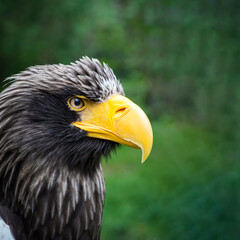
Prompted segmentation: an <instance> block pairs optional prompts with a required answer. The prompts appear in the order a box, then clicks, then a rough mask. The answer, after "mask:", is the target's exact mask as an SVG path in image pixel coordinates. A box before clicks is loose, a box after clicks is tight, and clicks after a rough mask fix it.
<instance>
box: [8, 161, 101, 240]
mask: <svg viewBox="0 0 240 240" xmlns="http://www.w3.org/2000/svg"><path fill="white" fill-rule="evenodd" d="M33 162H34V161H25V162H24V163H22V164H21V167H20V168H21V171H19V174H18V177H17V178H16V184H15V191H14V193H13V196H14V197H13V199H14V200H13V201H12V202H11V208H12V210H13V211H14V212H15V213H18V214H19V215H20V216H21V218H22V219H23V224H24V226H25V231H26V235H27V237H28V239H58V237H59V236H61V237H62V239H65V237H64V236H66V239H93V240H95V239H96V240H97V239H99V238H100V230H101V225H102V216H103V206H104V199H105V182H104V177H103V172H102V168H101V165H100V163H99V165H98V167H97V168H96V171H94V173H92V174H91V175H89V174H84V173H83V172H81V171H76V170H72V169H69V168H68V167H67V166H59V165H57V164H55V165H52V164H46V162H43V161H42V164H40V165H39V164H38V166H35V165H34V164H32V163H33ZM11 185H12V184H11Z"/></svg>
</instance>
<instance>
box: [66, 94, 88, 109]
mask: <svg viewBox="0 0 240 240" xmlns="http://www.w3.org/2000/svg"><path fill="white" fill-rule="evenodd" d="M68 105H69V106H70V107H71V108H72V109H73V110H75V111H82V110H83V109H84V108H85V107H86V106H85V103H84V101H83V100H82V99H81V98H80V97H71V98H69V99H68Z"/></svg>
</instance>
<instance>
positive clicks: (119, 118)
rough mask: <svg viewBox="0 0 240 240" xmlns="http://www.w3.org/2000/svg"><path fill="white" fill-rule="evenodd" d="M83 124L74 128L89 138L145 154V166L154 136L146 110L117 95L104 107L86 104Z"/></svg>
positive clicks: (75, 124) (99, 104)
mask: <svg viewBox="0 0 240 240" xmlns="http://www.w3.org/2000/svg"><path fill="white" fill-rule="evenodd" d="M85 104H86V105H87V107H86V108H85V109H84V111H82V112H81V121H76V122H73V125H74V126H76V127H78V128H81V129H83V130H85V131H87V132H88V136H89V137H93V138H101V139H106V140H111V141H114V142H118V143H121V144H125V145H127V146H130V147H133V148H139V149H141V150H142V162H144V161H145V160H146V159H147V157H148V156H149V154H150V152H151V149H152V143H153V133H152V127H151V124H150V122H149V120H148V118H147V116H146V114H145V113H144V112H143V110H142V109H141V108H140V107H138V106H137V105H136V104H135V103H133V102H132V101H131V100H129V99H128V98H126V97H124V96H121V95H114V96H113V97H111V98H110V99H109V100H108V101H106V102H104V103H93V102H90V101H89V100H86V101H85Z"/></svg>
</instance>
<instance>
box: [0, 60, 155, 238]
mask: <svg viewBox="0 0 240 240" xmlns="http://www.w3.org/2000/svg"><path fill="white" fill-rule="evenodd" d="M10 79H12V81H13V82H12V83H11V85H10V86H9V87H8V88H6V89H5V90H4V91H3V92H2V93H1V95H0V180H1V182H0V184H1V189H0V201H2V202H3V204H4V206H7V207H8V208H10V209H12V211H14V212H16V213H18V214H19V215H24V217H27V216H28V217H29V216H30V215H31V213H34V211H37V210H38V211H40V207H38V204H39V202H40V200H38V198H39V196H41V194H43V195H44V194H45V195H47V193H48V192H51V194H52V195H54V194H55V195H57V193H55V192H56V189H58V190H57V191H58V192H59V191H60V192H62V195H61V194H60V195H58V196H57V198H62V199H60V200H59V199H58V201H62V202H63V203H62V206H58V207H56V210H57V209H58V211H60V212H61V211H62V212H63V210H62V209H63V208H64V207H66V208H68V210H67V211H70V210H71V211H70V212H74V210H75V209H76V207H75V206H76V205H77V204H78V203H80V200H79V199H80V198H81V197H78V198H77V197H76V196H75V195H76V194H78V193H76V192H77V191H78V190H79V191H80V192H81V191H82V194H85V193H84V187H82V188H81V181H83V178H82V176H83V175H86V176H87V177H85V178H84V179H88V180H87V181H89V182H90V181H91V179H93V182H94V184H95V183H96V186H97V182H98V181H100V180H99V179H98V178H97V177H96V176H99V172H98V170H99V169H100V168H101V167H100V159H101V156H102V155H103V156H108V154H109V153H110V152H111V150H113V149H115V148H116V146H117V145H118V144H125V145H128V146H130V147H133V148H139V149H142V161H144V160H145V159H146V158H147V157H148V155H149V154H150V151H151V147H152V129H151V125H150V123H149V120H148V118H147V117H146V115H145V114H144V112H143V111H142V110H141V109H140V108H139V107H138V106H137V105H136V104H134V103H133V102H132V101H130V100H129V99H128V98H126V97H125V96H124V91H123V88H122V86H121V84H120V82H119V81H118V80H117V78H116V77H115V75H114V73H113V71H112V70H111V69H110V68H109V67H108V66H107V65H106V64H104V65H102V64H101V63H100V62H99V61H98V60H97V59H89V58H88V57H83V58H82V59H80V60H79V61H76V62H74V63H71V64H70V65H63V64H57V65H43V66H34V67H30V68H28V69H27V70H25V71H23V72H21V73H19V74H16V75H14V76H13V77H11V78H10ZM136 87H137V86H136ZM61 169H65V170H64V171H65V172H64V173H63V171H62V170H61ZM66 169H67V170H66ZM79 174H80V175H79ZM95 175H96V176H95ZM72 178H73V179H75V180H74V181H75V182H74V181H72V180H71V179H72ZM64 180H65V182H64ZM71 181H72V182H71ZM84 181H85V180H84ZM101 181H102V180H101ZM77 184H79V185H77ZM84 184H85V183H84ZM84 184H83V185H84ZM86 184H87V183H86ZM76 185H77V186H78V188H79V189H76ZM56 186H58V188H57V187H56ZM84 186H85V185H84ZM94 186H95V185H94ZM66 187H68V188H69V189H70V190H71V194H69V196H68V195H67V193H66V192H67V190H66V189H65V188H66ZM87 188H88V187H86V189H87ZM100 188H101V186H100ZM59 189H60V190H59ZM86 189H85V190H86ZM101 190H102V191H103V192H104V189H103V187H102V189H98V191H101ZM88 191H89V192H90V190H89V189H88ZM95 191H96V189H95V188H94V189H92V194H94V192H95ZM53 192H54V193H53ZM58 194H59V193H58ZM74 194H75V195H74ZM87 194H90V193H87ZM45 195H44V196H45ZM80 195H81V194H80ZM47 196H48V195H47ZM32 198H34V200H33V199H32ZM67 198H69V199H70V200H71V202H72V203H71V207H68V206H65V205H64V204H65V203H67ZM90 198H91V197H90V195H89V199H90ZM54 199H55V198H54V197H51V199H50V198H49V199H48V197H46V201H54ZM83 199H84V201H86V199H87V197H85V196H84V197H83ZM95 200H96V199H95ZM95 200H94V201H95ZM25 201H26V202H25ZM91 201H93V200H92V199H91ZM96 201H97V200H96ZM51 204H52V203H51ZM42 205H43V204H42V203H41V204H40V206H42ZM48 205H49V206H50V207H49V206H48V207H49V208H51V206H52V205H50V203H49V204H48ZM56 205H57V204H56ZM69 208H71V209H70V210H69ZM44 211H47V210H44ZM54 211H55V210H54ZM79 211H80V210H79ZM95 211H96V209H95ZM42 214H43V215H44V216H42V217H41V221H40V222H41V224H44V223H45V221H46V219H47V216H46V215H48V213H46V212H44V213H42ZM49 214H50V213H49ZM64 214H65V213H62V215H64ZM69 214H70V213H69V212H68V213H67V215H69ZM71 214H73V213H71ZM89 214H90V213H89ZM90 215H91V214H90ZM101 215H102V213H101ZM54 216H55V215H54V214H52V213H51V217H52V218H53V219H54ZM49 217H50V215H49ZM64 217H65V218H67V219H68V218H69V216H67V217H66V216H64ZM93 218H94V217H93V216H92V220H93ZM67 219H65V220H64V221H63V222H64V223H62V224H63V226H64V224H65V225H67V224H68V221H69V220H67ZM88 220H89V219H88ZM32 221H33V220H32ZM99 221H100V220H99V219H98V225H100V223H99ZM90 222H91V221H90V220H89V222H88V223H86V219H85V225H89V224H90ZM26 224H27V228H28V229H29V228H31V226H30V225H31V224H30V223H29V222H27V223H26ZM34 224H35V225H34V228H33V229H34V230H33V229H32V230H31V229H30V230H27V235H28V236H34V231H35V230H36V229H38V227H37V226H38V224H40V223H39V222H37V223H34ZM63 226H62V225H61V226H60V227H61V228H63ZM85 228H86V226H85ZM36 231H37V230H36ZM39 231H40V230H39ZM49 231H50V230H49ZM48 234H49V236H50V235H51V234H53V233H51V234H50V233H48ZM95 235H96V234H95ZM53 236H55V235H54V234H53Z"/></svg>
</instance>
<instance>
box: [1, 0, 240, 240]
mask: <svg viewBox="0 0 240 240" xmlns="http://www.w3.org/2000/svg"><path fill="white" fill-rule="evenodd" d="M239 24H240V1H239V0H228V1H226V0H225V1H221V0H218V1H217V0H195V1H189V0H182V1H180V0H161V1H157V0H156V1H154V0H138V1H137V0H135V1H133V0H132V1H130V0H122V1H120V0H118V1H117V0H99V1H93V0H52V1H49V0H43V1H40V0H38V1H35V0H19V1H3V0H1V2H0V62H1V64H0V77H1V78H0V79H1V81H3V80H4V79H5V78H6V77H8V76H10V75H12V74H14V73H17V72H19V71H21V70H24V69H25V68H26V67H28V66H30V65H36V64H52V63H65V64H68V63H69V62H71V61H75V60H76V59H78V58H79V57H81V56H83V55H87V56H89V57H97V58H99V59H100V60H101V61H105V62H107V63H108V64H109V65H110V67H112V68H113V69H114V71H115V74H116V75H117V76H118V78H119V79H120V80H121V82H122V84H123V86H124V89H125V93H126V95H127V96H128V97H129V98H131V99H132V100H134V101H135V102H136V103H137V104H138V105H140V106H141V107H142V108H143V109H144V110H145V111H146V112H147V114H148V115H149V118H150V120H151V122H152V126H153V131H154V146H153V150H152V154H151V155H150V157H149V159H148V160H147V161H146V163H144V164H140V158H141V153H140V151H137V150H135V149H131V148H128V147H123V148H122V149H121V150H120V151H118V152H117V154H115V155H114V156H113V157H112V159H110V160H109V161H108V162H107V163H106V162H104V163H103V165H104V171H105V177H106V185H107V199H106V204H105V212H104V224H103V232H102V239H103V240H112V239H114V240H122V239H130V240H156V239H161V240H175V239H180V240H208V239H209V240H213V239H215V240H216V239H217V240H238V239H240V190H239V188H240V172H239V171H240V163H239V160H240V148H239V145H240V71H239V68H240V66H239V64H240V46H239V45H240V27H239ZM2 85H3V84H2ZM2 88H3V87H2Z"/></svg>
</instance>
